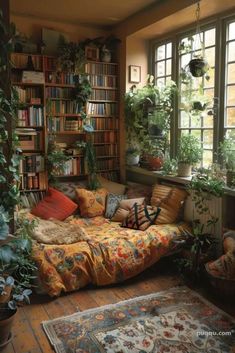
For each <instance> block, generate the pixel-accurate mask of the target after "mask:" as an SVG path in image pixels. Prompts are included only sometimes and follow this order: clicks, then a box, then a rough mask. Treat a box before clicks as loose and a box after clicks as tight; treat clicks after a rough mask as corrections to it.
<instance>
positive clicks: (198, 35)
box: [194, 1, 204, 56]
mask: <svg viewBox="0 0 235 353" xmlns="http://www.w3.org/2000/svg"><path fill="white" fill-rule="evenodd" d="M195 15H196V33H195V43H194V51H197V50H201V52H202V55H203V56H204V44H203V40H202V33H201V27H200V15H201V9H200V1H198V3H197V7H196V12H195ZM197 43H198V44H199V46H197ZM199 47H200V49H198V48H199Z"/></svg>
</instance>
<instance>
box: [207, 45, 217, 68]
mask: <svg viewBox="0 0 235 353" xmlns="http://www.w3.org/2000/svg"><path fill="white" fill-rule="evenodd" d="M205 57H206V59H207V61H208V64H209V65H210V66H215V48H214V47H213V48H209V49H205Z"/></svg>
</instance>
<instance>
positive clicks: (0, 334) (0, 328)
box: [0, 309, 17, 349]
mask: <svg viewBox="0 0 235 353" xmlns="http://www.w3.org/2000/svg"><path fill="white" fill-rule="evenodd" d="M4 310H5V311H6V314H5V315H4V316H3V314H2V313H3V311H4ZM16 311H17V310H10V309H1V317H3V318H1V317H0V349H1V348H3V347H5V346H6V345H7V344H8V343H9V342H10V341H11V338H12V337H11V328H12V324H13V320H14V317H15V314H16Z"/></svg>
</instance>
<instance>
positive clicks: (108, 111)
mask: <svg viewBox="0 0 235 353" xmlns="http://www.w3.org/2000/svg"><path fill="white" fill-rule="evenodd" d="M87 113H88V114H90V115H107V116H110V115H111V116H115V115H117V104H116V103H91V102H89V103H88V104H87Z"/></svg>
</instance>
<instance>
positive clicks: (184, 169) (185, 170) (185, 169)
mask: <svg viewBox="0 0 235 353" xmlns="http://www.w3.org/2000/svg"><path fill="white" fill-rule="evenodd" d="M191 174H192V166H191V165H190V164H188V163H181V162H180V163H178V176H180V177H189V176H191Z"/></svg>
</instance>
